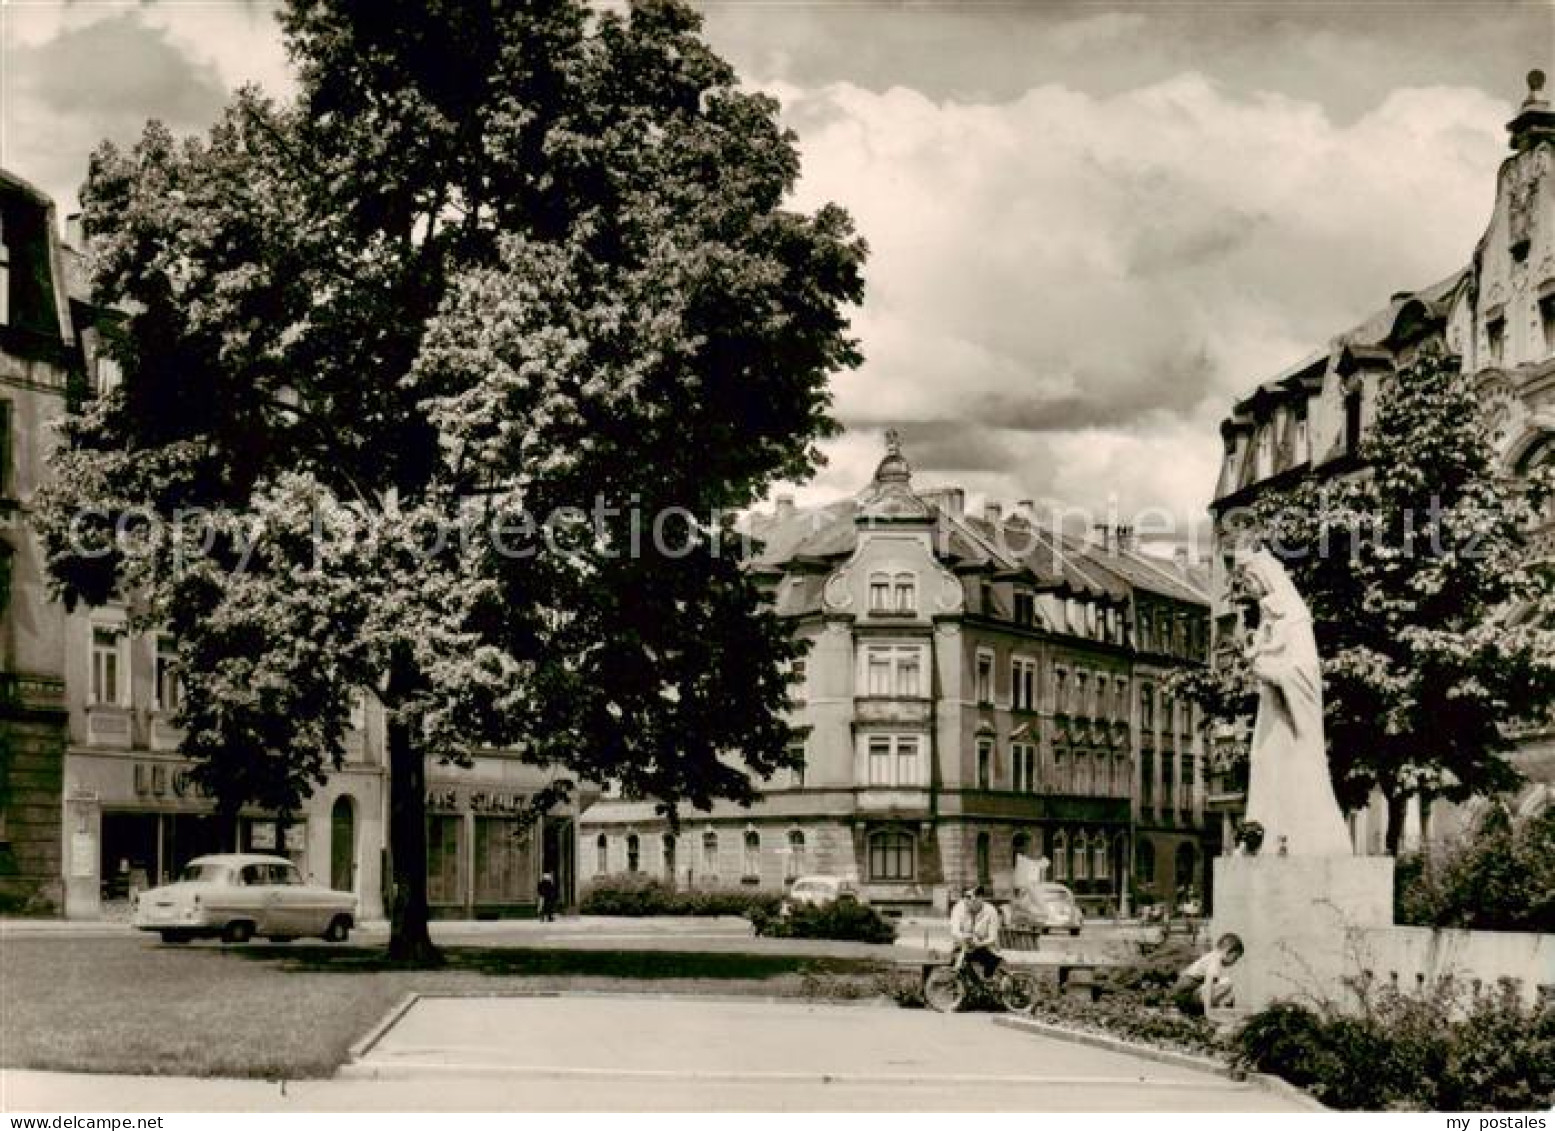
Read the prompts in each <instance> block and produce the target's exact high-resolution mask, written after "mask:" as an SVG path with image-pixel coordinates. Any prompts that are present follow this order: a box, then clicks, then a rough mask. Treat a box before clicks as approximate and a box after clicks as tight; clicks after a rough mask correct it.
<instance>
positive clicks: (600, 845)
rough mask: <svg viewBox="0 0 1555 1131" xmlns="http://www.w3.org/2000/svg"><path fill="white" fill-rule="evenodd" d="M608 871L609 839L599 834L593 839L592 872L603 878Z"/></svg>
mask: <svg viewBox="0 0 1555 1131" xmlns="http://www.w3.org/2000/svg"><path fill="white" fill-rule="evenodd" d="M608 871H610V838H609V837H607V836H606V835H605V834H604V833H600V834H599V836H598V837H596V838H595V839H594V872H595V874H596V875H600V876H603V875H604V874H605V873H606V872H608Z"/></svg>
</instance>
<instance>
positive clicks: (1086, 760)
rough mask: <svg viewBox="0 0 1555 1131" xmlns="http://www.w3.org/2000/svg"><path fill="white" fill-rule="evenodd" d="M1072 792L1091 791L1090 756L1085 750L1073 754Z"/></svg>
mask: <svg viewBox="0 0 1555 1131" xmlns="http://www.w3.org/2000/svg"><path fill="white" fill-rule="evenodd" d="M1073 773H1074V791H1075V792H1076V793H1089V792H1090V790H1091V756H1090V752H1089V751H1086V750H1076V751H1075V752H1074V771H1073Z"/></svg>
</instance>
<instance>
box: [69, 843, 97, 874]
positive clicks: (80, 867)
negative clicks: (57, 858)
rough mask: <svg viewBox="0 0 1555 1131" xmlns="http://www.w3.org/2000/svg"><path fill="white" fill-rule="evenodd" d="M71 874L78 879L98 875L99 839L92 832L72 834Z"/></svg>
mask: <svg viewBox="0 0 1555 1131" xmlns="http://www.w3.org/2000/svg"><path fill="white" fill-rule="evenodd" d="M70 874H71V875H72V876H74V877H76V878H78V879H91V878H92V877H93V876H95V875H97V838H96V837H94V836H93V835H92V834H91V833H90V832H79V833H71V834H70Z"/></svg>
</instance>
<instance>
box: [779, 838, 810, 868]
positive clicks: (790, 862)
mask: <svg viewBox="0 0 1555 1131" xmlns="http://www.w3.org/2000/svg"><path fill="white" fill-rule="evenodd" d="M807 871H809V868H808V867H807V866H806V862H805V842H804V833H803V832H802V831H800V830H799V829H790V830H789V833H788V859H787V860H785V861H784V862H783V874H784V875H785V876H787V877H789V878H790V879H792V878H793V877H795V876H802V875H804V874H805V873H806V872H807Z"/></svg>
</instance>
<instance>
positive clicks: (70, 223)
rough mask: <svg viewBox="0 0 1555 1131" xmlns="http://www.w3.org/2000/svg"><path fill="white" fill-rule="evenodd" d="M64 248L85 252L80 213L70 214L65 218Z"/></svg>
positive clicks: (84, 237) (84, 238)
mask: <svg viewBox="0 0 1555 1131" xmlns="http://www.w3.org/2000/svg"><path fill="white" fill-rule="evenodd" d="M65 246H66V247H68V248H70V249H72V250H74V251H85V250H86V236H85V234H84V233H83V232H82V231H81V213H79V212H72V213H71V214H70V215H69V216H66V217H65Z"/></svg>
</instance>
